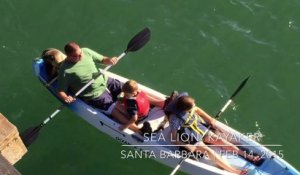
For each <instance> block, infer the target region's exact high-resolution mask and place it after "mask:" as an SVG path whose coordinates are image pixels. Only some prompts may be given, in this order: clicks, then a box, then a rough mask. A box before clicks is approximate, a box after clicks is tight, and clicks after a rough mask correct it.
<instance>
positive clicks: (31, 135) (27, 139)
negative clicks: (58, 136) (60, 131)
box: [20, 126, 42, 147]
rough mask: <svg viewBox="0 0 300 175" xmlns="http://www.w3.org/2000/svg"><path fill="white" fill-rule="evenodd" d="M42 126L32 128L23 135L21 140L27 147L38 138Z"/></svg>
mask: <svg viewBox="0 0 300 175" xmlns="http://www.w3.org/2000/svg"><path fill="white" fill-rule="evenodd" d="M41 128H42V127H41V126H36V127H31V128H28V129H26V130H25V131H24V132H22V133H21V135H20V136H21V139H22V141H23V143H24V144H25V146H26V147H28V146H29V145H31V144H32V143H33V142H34V141H35V140H36V139H37V137H38V135H39V132H40V130H41Z"/></svg>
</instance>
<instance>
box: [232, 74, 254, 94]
mask: <svg viewBox="0 0 300 175" xmlns="http://www.w3.org/2000/svg"><path fill="white" fill-rule="evenodd" d="M249 78H250V76H248V77H247V78H246V79H245V80H243V81H242V83H241V84H240V86H239V87H238V88H237V89H236V90H235V91H234V93H233V94H232V96H231V97H230V99H233V98H234V97H235V96H236V95H237V94H238V93H239V92H240V91H241V90H242V89H243V87H244V86H245V85H246V83H247V81H248V80H249Z"/></svg>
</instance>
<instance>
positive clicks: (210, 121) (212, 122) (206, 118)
mask: <svg viewBox="0 0 300 175" xmlns="http://www.w3.org/2000/svg"><path fill="white" fill-rule="evenodd" d="M195 112H196V113H197V114H198V115H200V116H201V117H202V119H203V120H204V121H206V122H207V123H208V124H209V125H211V126H212V127H214V126H215V123H216V119H214V118H212V117H211V116H210V115H208V114H207V113H206V112H205V111H204V110H202V109H201V108H199V107H196V111H195Z"/></svg>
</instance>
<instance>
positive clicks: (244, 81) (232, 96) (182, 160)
mask: <svg viewBox="0 0 300 175" xmlns="http://www.w3.org/2000/svg"><path fill="white" fill-rule="evenodd" d="M249 78H250V76H248V77H247V78H246V79H245V80H243V81H242V83H241V84H240V85H239V87H238V88H237V89H236V90H235V91H234V93H233V94H232V95H231V97H230V98H229V100H228V101H227V102H226V103H225V105H224V106H223V107H222V108H221V110H220V111H219V112H218V113H217V115H216V116H215V117H214V118H219V117H220V116H221V114H222V113H223V112H224V111H225V110H226V109H227V108H228V106H229V105H230V104H231V103H232V101H233V98H234V97H235V96H236V95H237V94H238V93H239V92H240V91H241V90H242V89H243V87H244V86H245V85H246V83H247V81H248V79H249ZM211 127H212V126H211V125H209V126H208V128H207V129H206V131H205V132H204V134H203V136H202V138H201V140H202V139H203V138H204V136H205V135H206V134H207V133H208V131H209V130H210V129H211ZM187 158H188V157H185V158H183V159H181V160H180V162H179V163H178V164H177V166H176V167H175V168H174V170H173V171H172V172H171V174H170V175H174V174H175V173H176V172H177V171H178V169H179V168H180V166H181V164H182V163H183V162H184V161H185V160H186V159H187Z"/></svg>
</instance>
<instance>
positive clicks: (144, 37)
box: [125, 27, 151, 53]
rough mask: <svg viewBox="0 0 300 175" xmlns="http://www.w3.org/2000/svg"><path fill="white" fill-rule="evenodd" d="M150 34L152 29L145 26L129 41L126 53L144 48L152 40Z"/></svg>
mask: <svg viewBox="0 0 300 175" xmlns="http://www.w3.org/2000/svg"><path fill="white" fill-rule="evenodd" d="M150 36H151V31H150V29H149V28H147V27H146V28H144V29H143V30H142V31H140V32H139V33H138V34H136V35H135V36H134V37H133V38H132V39H131V40H130V41H129V43H128V45H127V49H126V51H125V53H127V52H134V51H137V50H139V49H140V48H142V47H143V46H144V45H145V44H146V43H147V42H148V41H149V40H150Z"/></svg>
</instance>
